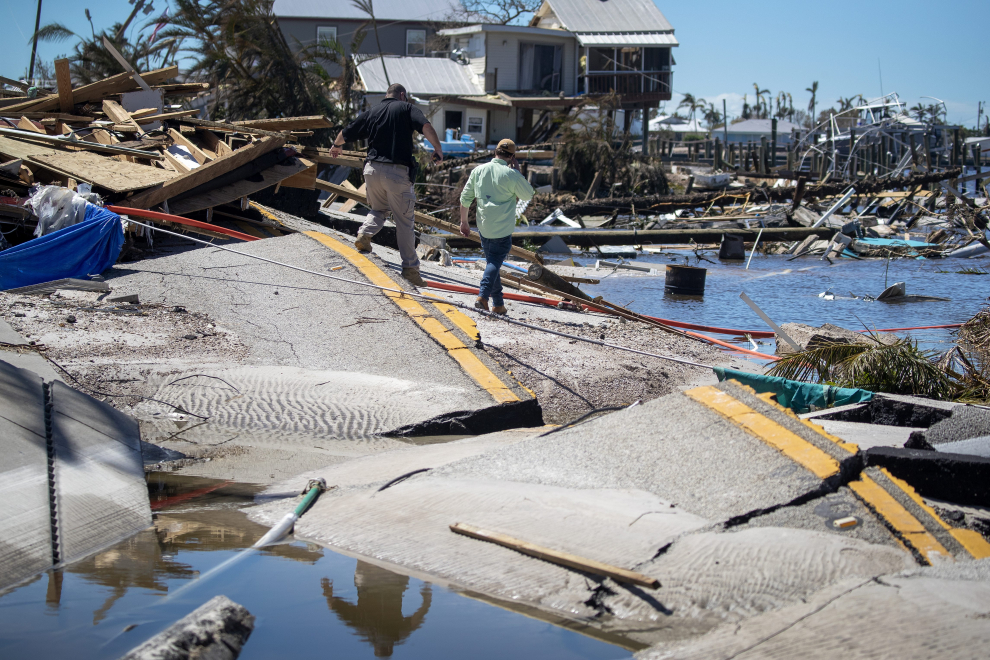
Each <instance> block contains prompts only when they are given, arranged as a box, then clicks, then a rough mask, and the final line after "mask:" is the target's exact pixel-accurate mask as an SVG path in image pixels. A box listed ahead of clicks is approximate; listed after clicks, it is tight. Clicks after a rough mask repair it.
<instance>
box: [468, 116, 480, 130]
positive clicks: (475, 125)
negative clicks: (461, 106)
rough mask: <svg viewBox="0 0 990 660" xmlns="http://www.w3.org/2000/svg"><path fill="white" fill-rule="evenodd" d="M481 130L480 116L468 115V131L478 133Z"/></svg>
mask: <svg viewBox="0 0 990 660" xmlns="http://www.w3.org/2000/svg"><path fill="white" fill-rule="evenodd" d="M481 131H482V119H481V117H468V133H480V132H481Z"/></svg>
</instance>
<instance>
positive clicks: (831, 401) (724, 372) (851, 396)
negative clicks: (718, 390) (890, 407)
mask: <svg viewBox="0 0 990 660" xmlns="http://www.w3.org/2000/svg"><path fill="white" fill-rule="evenodd" d="M712 371H714V372H715V375H716V376H718V379H719V381H723V380H737V381H739V382H740V383H742V384H743V385H748V386H749V387H752V388H753V389H754V390H756V393H757V394H762V393H764V392H773V393H774V394H776V395H777V403H779V404H780V405H782V406H784V407H785V408H790V409H791V410H793V411H794V412H796V413H806V412H811V410H812V408H811V407H812V406H814V407H815V408H814V409H815V410H821V409H822V408H830V407H832V406H845V405H848V404H850V403H862V402H865V401H869V400H870V399H872V398H873V392H868V391H866V390H860V389H853V388H849V387H833V386H831V385H819V384H817V383H802V382H801V381H798V380H787V379H786V378H775V377H773V376H763V375H761V374H751V373H748V372H746V371H736V370H735V369H723V368H722V367H713V369H712Z"/></svg>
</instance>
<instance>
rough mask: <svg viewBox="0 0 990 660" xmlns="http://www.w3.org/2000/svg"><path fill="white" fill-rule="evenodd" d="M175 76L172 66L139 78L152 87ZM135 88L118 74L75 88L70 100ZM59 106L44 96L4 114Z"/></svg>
mask: <svg viewBox="0 0 990 660" xmlns="http://www.w3.org/2000/svg"><path fill="white" fill-rule="evenodd" d="M177 75H179V67H178V66H176V65H172V66H167V67H165V68H163V69H156V70H154V71H149V72H147V73H142V74H141V77H142V78H144V80H145V82H147V83H148V84H149V85H154V84H157V83H161V82H164V81H166V80H169V79H170V78H175V77H176V76H177ZM137 88H138V85H137V83H136V82H134V79H133V78H131V74H129V73H118V74H117V75H115V76H110V77H109V78H104V79H103V80H98V81H96V82H94V83H90V84H89V85H83V86H82V87H76V88H75V89H73V90H72V100H73V101H74V102H75V103H85V102H88V101H99V100H102V99H103V97H104V96H110V95H111V94H120V93H121V92H128V91H130V90H132V89H137ZM59 104H60V103H59V97H58V95H57V94H52V95H51V96H46V97H44V98H38V99H31V100H30V101H26V102H23V103H19V104H17V105H12V106H8V107H7V108H5V112H17V111H19V110H32V111H34V112H43V111H45V110H55V109H57V108H58V107H59Z"/></svg>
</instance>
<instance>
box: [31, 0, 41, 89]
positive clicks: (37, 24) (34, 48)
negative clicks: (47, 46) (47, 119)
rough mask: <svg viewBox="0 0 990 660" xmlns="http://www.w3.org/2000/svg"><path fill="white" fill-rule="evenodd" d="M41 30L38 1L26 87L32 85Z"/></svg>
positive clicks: (39, 4) (39, 2) (39, 1)
mask: <svg viewBox="0 0 990 660" xmlns="http://www.w3.org/2000/svg"><path fill="white" fill-rule="evenodd" d="M40 28H41V0H38V15H37V16H36V17H35V19H34V38H33V40H32V41H33V43H32V45H31V66H30V67H29V68H28V85H33V84H34V58H35V55H36V54H37V53H38V30H39V29H40Z"/></svg>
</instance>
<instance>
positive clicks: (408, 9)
mask: <svg viewBox="0 0 990 660" xmlns="http://www.w3.org/2000/svg"><path fill="white" fill-rule="evenodd" d="M374 9H375V19H376V21H377V22H378V39H379V40H380V41H381V47H382V52H384V53H386V54H389V55H401V56H403V57H428V56H429V55H430V54H431V53H430V52H428V49H429V45H430V43H431V42H432V41H433V37H434V35H435V34H436V25H437V23H439V22H444V21H449V20H450V19H451V17H453V16H454V15H455V13H456V12H458V11H463V10H462V7H461V4H460V2H459V0H375V3H374ZM272 13H274V14H275V17H276V18H277V19H278V25H279V28H281V30H282V34H283V35H284V36H285V40H286V41H287V42H288V44H289V47H290V48H292V49H293V50H296V49H297V48H298V47H299V46H303V47H306V46H312V45H313V44H315V43H316V42H317V41H318V40H319V39H327V40H329V41H338V42H340V44H341V45H342V46H343V47H344V49H345V51H346V53H347V54H348V55H354V54H361V55H377V54H378V43H377V42H376V39H375V34H374V32H372V30H371V27H370V25H369V26H367V34H366V35H365V37H364V40H363V41H362V42H361V45H360V46H359V47H358V49H357V51H356V53H352V52H351V43H352V42H353V41H354V35H355V33H356V32H357V31H358V29H359V28H360V27H361V26H362V25H364V24H366V23H368V22H369V21H370V20H371V18H370V17H369V16H368V15H367V14H366V13H364V12H363V11H361V10H360V9H358V8H357V7H355V6H354V5H353V4H352V3H351V2H349V1H348V0H338V1H336V2H326V1H325V0H275V4H274V6H273V8H272ZM448 24H449V23H448ZM331 68H332V67H331ZM331 73H333V74H334V75H336V72H333V71H332V72H331Z"/></svg>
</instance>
